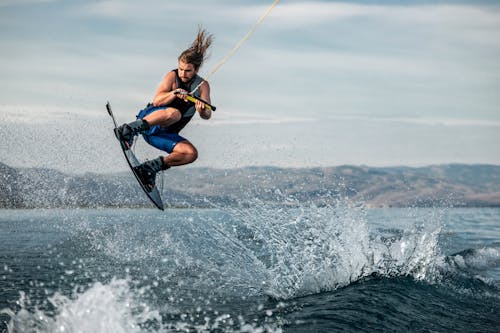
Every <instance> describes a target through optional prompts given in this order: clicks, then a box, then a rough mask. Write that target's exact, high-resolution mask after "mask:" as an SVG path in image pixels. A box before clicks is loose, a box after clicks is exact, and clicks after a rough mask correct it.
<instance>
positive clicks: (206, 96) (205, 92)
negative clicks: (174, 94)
mask: <svg viewBox="0 0 500 333" xmlns="http://www.w3.org/2000/svg"><path fill="white" fill-rule="evenodd" d="M199 89H200V98H201V99H203V100H205V101H207V103H209V104H212V102H211V101H210V85H209V84H208V82H207V81H203V83H202V84H201V86H200V88H199ZM195 107H196V111H198V113H199V114H200V117H201V118H203V119H210V117H211V116H212V110H210V109H208V108H206V107H205V103H203V102H201V101H196V103H195Z"/></svg>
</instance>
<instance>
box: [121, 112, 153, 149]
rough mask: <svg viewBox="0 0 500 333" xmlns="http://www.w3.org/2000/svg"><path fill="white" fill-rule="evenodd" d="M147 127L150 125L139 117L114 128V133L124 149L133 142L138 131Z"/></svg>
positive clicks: (145, 129)
mask: <svg viewBox="0 0 500 333" xmlns="http://www.w3.org/2000/svg"><path fill="white" fill-rule="evenodd" d="M149 128H150V126H149V124H148V122H147V121H145V120H143V119H139V120H136V121H133V122H131V123H128V124H123V125H121V126H120V127H117V128H115V135H116V138H117V139H118V140H120V142H121V143H122V145H124V146H125V148H126V149H130V147H132V144H133V143H134V137H135V136H136V135H137V134H139V133H142V132H144V131H147V130H148V129H149Z"/></svg>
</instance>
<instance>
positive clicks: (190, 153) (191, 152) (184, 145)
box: [163, 140, 198, 167]
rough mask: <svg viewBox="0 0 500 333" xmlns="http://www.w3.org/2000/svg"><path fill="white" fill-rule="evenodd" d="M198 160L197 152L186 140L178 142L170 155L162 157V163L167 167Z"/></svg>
mask: <svg viewBox="0 0 500 333" xmlns="http://www.w3.org/2000/svg"><path fill="white" fill-rule="evenodd" d="M197 158H198V151H197V150H196V148H195V147H194V146H193V144H192V143H191V142H189V141H187V140H185V141H181V142H178V143H177V144H176V145H175V147H174V150H173V151H172V153H170V154H169V155H167V156H165V157H163V162H164V164H165V165H168V166H169V167H172V166H178V165H184V164H189V163H193V162H194V161H195V160H196V159H197Z"/></svg>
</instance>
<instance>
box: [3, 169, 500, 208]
mask: <svg viewBox="0 0 500 333" xmlns="http://www.w3.org/2000/svg"><path fill="white" fill-rule="evenodd" d="M159 186H160V187H161V186H163V198H164V201H165V203H166V204H167V206H171V207H211V206H216V207H220V206H227V205H231V206H235V205H239V206H245V205H254V204H259V203H265V204H286V205H299V204H301V203H304V202H306V203H310V204H315V205H329V204H332V203H334V202H335V200H337V199H339V198H342V199H343V198H346V197H347V198H349V200H350V201H352V202H353V203H358V202H362V203H364V204H365V205H367V206H370V207H381V206H384V207H385V206H386V207H406V206H417V207H422V206H465V207H472V206H500V166H493V165H462V164H449V165H438V166H428V167H421V168H410V167H386V168H374V167H365V166H339V167H328V168H304V169H294V168H276V167H246V168H240V169H226V170H221V169H211V168H174V169H171V170H169V171H168V172H167V173H166V174H165V176H164V177H163V180H162V179H159ZM55 207H67V208H68V207H69V208H71V207H151V204H150V203H149V202H148V200H147V199H146V197H145V195H144V194H143V193H142V192H141V190H140V188H139V186H138V184H136V181H135V179H134V178H133V176H132V174H130V173H128V172H127V173H120V174H113V175H104V174H84V175H69V174H64V173H61V172H59V171H55V170H50V169H21V168H12V167H9V166H7V165H5V164H2V163H0V208H55Z"/></svg>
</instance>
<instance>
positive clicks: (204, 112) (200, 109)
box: [194, 100, 212, 119]
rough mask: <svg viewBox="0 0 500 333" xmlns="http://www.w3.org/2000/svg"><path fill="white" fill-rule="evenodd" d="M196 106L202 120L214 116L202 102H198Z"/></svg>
mask: <svg viewBox="0 0 500 333" xmlns="http://www.w3.org/2000/svg"><path fill="white" fill-rule="evenodd" d="M194 106H195V108H196V111H198V113H199V114H200V116H201V118H203V119H209V118H210V116H211V115H212V111H211V110H210V109H209V108H207V107H205V103H203V102H202V101H200V100H196V102H195V103H194Z"/></svg>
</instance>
